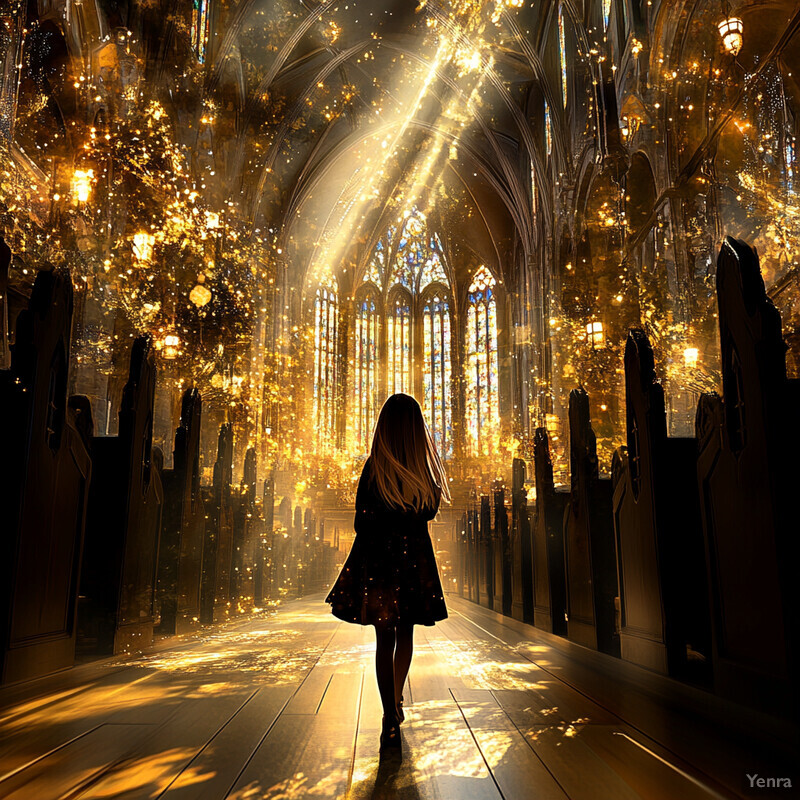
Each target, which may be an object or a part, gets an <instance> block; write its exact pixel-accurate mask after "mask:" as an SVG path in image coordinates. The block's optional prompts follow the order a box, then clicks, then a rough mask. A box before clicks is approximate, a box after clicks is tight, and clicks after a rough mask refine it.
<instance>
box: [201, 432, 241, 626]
mask: <svg viewBox="0 0 800 800" xmlns="http://www.w3.org/2000/svg"><path fill="white" fill-rule="evenodd" d="M232 472H233V426H232V425H231V423H230V422H225V423H223V424H222V425H220V429H219V438H218V439H217V460H216V461H215V462H214V478H213V482H212V486H211V489H210V490H209V489H207V490H205V492H204V502H205V508H206V531H205V541H204V543H203V585H202V588H201V603H200V612H201V613H200V621H201V622H202V623H203V624H204V625H209V624H211V623H212V622H219V621H221V620H226V619H228V618H229V617H230V614H231V572H232V568H233V504H232V500H231V479H232Z"/></svg>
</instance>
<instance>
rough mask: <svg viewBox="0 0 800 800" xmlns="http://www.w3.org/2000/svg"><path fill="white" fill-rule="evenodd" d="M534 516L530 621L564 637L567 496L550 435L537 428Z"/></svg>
mask: <svg viewBox="0 0 800 800" xmlns="http://www.w3.org/2000/svg"><path fill="white" fill-rule="evenodd" d="M533 461H534V470H535V475H536V518H535V522H534V527H533V548H532V549H533V552H532V560H533V623H534V625H536V627H537V628H541V629H542V630H545V631H549V632H550V633H555V634H558V635H559V636H563V635H564V634H566V632H567V626H566V620H565V615H566V613H567V598H566V582H565V578H564V508H565V506H566V503H567V500H568V499H569V495H568V494H567V493H566V492H563V491H557V490H556V488H555V482H554V480H553V462H552V460H551V458H550V437H549V436H548V434H547V429H546V428H537V429H536V432H535V433H534V439H533Z"/></svg>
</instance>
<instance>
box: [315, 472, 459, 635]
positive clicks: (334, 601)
mask: <svg viewBox="0 0 800 800" xmlns="http://www.w3.org/2000/svg"><path fill="white" fill-rule="evenodd" d="M369 464H370V462H369V459H368V460H367V462H366V464H365V465H364V469H363V471H362V473H361V480H359V482H358V490H357V491H356V516H355V520H354V522H353V527H354V528H355V532H356V538H355V540H354V541H353V546H352V548H351V549H350V554H349V555H348V556H347V560H346V561H345V563H344V566H343V567H342V571H341V573H340V574H339V577H338V578H337V579H336V583H335V584H334V585H333V588H332V589H331V590H330V592H329V593H328V596H327V597H326V598H325V602H326V603H330V604H331V606H332V608H331V611H332V613H333V615H334V616H336V617H338V618H339V619H342V620H344V621H345V622H355V623H357V624H361V625H375V626H386V625H388V626H392V625H395V624H397V623H398V622H400V623H406V624H414V625H433V624H434V623H435V622H436V621H437V620H442V619H445V618H446V617H447V608H446V606H445V603H444V592H443V591H442V583H441V581H440V579H439V572H438V570H437V568H436V558H435V556H434V554H433V545H432V544H431V537H430V534H429V533H428V520H431V519H433V518H434V517H435V516H436V512H437V511H438V508H439V501H438V499H437V502H436V507H435V508H429V507H424V508H423V509H422V511H421V512H419V513H416V512H411V511H400V510H397V509H393V508H390V507H389V506H387V505H386V503H385V502H384V501H383V499H382V498H381V497H380V495H379V494H378V492H377V490H376V488H375V486H374V484H373V483H372V482H371V481H370V479H369Z"/></svg>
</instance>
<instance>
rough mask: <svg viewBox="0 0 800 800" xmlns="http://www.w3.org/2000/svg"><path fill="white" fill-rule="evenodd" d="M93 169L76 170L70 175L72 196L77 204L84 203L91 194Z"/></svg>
mask: <svg viewBox="0 0 800 800" xmlns="http://www.w3.org/2000/svg"><path fill="white" fill-rule="evenodd" d="M93 179H94V170H93V169H76V170H75V172H74V173H73V175H72V194H73V196H74V197H75V199H76V200H77V201H78V202H79V203H86V202H88V200H89V195H91V193H92V180H93Z"/></svg>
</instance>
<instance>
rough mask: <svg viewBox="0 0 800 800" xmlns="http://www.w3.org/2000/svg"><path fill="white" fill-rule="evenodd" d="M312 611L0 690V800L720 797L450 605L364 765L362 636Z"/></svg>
mask: <svg viewBox="0 0 800 800" xmlns="http://www.w3.org/2000/svg"><path fill="white" fill-rule="evenodd" d="M321 606H322V602H321V598H320V597H312V598H307V599H303V600H296V601H292V602H289V603H287V604H286V606H285V607H284V608H281V609H279V610H278V611H277V612H276V613H274V614H272V615H271V616H270V617H268V618H265V617H264V616H263V615H260V616H258V617H256V618H253V619H251V620H249V621H248V620H243V621H241V622H239V623H238V624H226V625H225V626H224V627H222V628H220V629H217V630H216V631H214V632H213V633H212V632H204V633H201V634H195V635H193V636H192V637H189V638H179V639H176V640H175V645H174V646H173V647H171V648H170V647H164V646H161V647H160V648H159V649H157V650H156V651H154V652H150V653H145V654H140V655H138V656H135V657H124V658H113V659H108V660H106V661H104V662H98V663H96V664H94V665H83V666H81V667H79V668H78V669H76V670H75V671H73V672H71V673H69V672H68V673H63V674H62V675H61V676H54V677H51V678H47V679H43V680H42V681H41V682H32V683H31V684H29V685H25V686H21V687H10V688H8V689H5V690H3V691H2V692H0V724H2V729H3V733H4V734H5V735H4V736H3V737H2V739H0V796H2V797H3V798H6V797H8V798H20V800H29V799H30V798H35V799H36V800H48V798H51V797H52V798H54V799H55V798H67V797H68V798H70V800H89V798H97V799H98V800H110V799H111V798H131V800H133V798H146V799H147V800H156V798H163V799H164V800H195V798H203V800H206V799H207V800H214V799H215V798H216V799H217V800H223V799H224V798H227V800H302V798H347V800H383V798H387V800H388V798H393V800H429V798H454V799H457V800H461V798H464V800H467V799H470V800H471V799H472V798H493V799H494V800H501V798H504V799H505V800H516V798H522V797H525V798H527V797H528V796H542V797H546V798H548V800H549V799H550V798H553V800H565V799H566V798H575V800H596V796H595V794H594V793H593V791H594V789H593V787H597V786H603V787H604V789H603V791H604V792H605V793H604V794H602V797H603V798H608V800H615V799H616V798H623V797H624V798H626V800H634V799H635V798H637V797H638V798H642V799H643V800H645V799H646V800H662V798H663V800H674V798H676V797H681V798H682V800H683V799H684V798H686V800H704V798H713V797H717V796H725V795H719V794H718V793H715V791H713V790H712V789H710V788H709V786H710V785H711V784H712V783H713V781H709V779H708V778H707V776H706V775H704V774H703V773H702V772H701V771H699V770H697V769H696V768H695V767H693V766H692V764H691V763H690V760H681V759H678V758H677V757H676V756H675V754H674V753H673V752H670V751H669V750H667V749H666V748H664V747H663V746H661V745H660V744H659V743H658V742H657V741H656V740H655V739H652V738H649V737H648V736H647V735H646V734H645V733H643V732H642V731H640V730H637V729H635V728H633V727H631V726H630V725H628V724H627V723H626V722H625V721H623V720H622V719H621V718H620V717H618V716H616V715H615V714H614V713H613V712H612V711H611V710H609V709H608V708H606V707H603V706H601V705H599V704H598V703H595V702H594V701H593V700H592V699H590V697H589V696H587V695H586V694H585V693H582V692H580V691H578V690H576V688H575V687H574V686H573V685H571V684H570V683H569V682H566V681H565V680H562V679H561V678H560V677H559V676H560V675H561V674H564V673H569V675H570V676H571V679H572V675H573V673H574V672H575V669H574V667H573V666H570V662H569V661H568V660H567V659H565V658H563V657H560V656H559V655H558V653H557V652H556V651H555V650H553V649H552V648H551V647H549V646H548V645H547V644H546V643H542V642H541V641H539V642H537V641H536V640H535V634H532V641H530V642H527V643H526V642H525V641H523V640H521V639H520V637H519V636H518V635H515V634H514V633H513V632H512V631H510V630H506V629H505V628H503V627H502V625H499V624H497V623H492V622H491V619H490V618H486V616H485V613H484V612H481V611H479V610H478V609H475V610H474V611H472V609H471V607H470V606H469V605H468V604H466V603H464V602H463V601H458V608H459V609H461V611H460V612H459V611H456V610H455V609H454V610H453V614H452V616H451V618H450V619H448V620H444V621H443V622H441V623H439V624H437V625H436V626H435V627H434V628H417V629H416V633H415V655H414V661H413V663H412V668H411V673H410V676H409V681H408V684H407V685H406V687H405V711H406V720H405V722H404V724H403V726H402V728H401V734H402V736H401V738H402V752H401V753H394V752H384V753H381V752H380V751H379V748H378V741H379V736H380V727H381V716H382V710H381V704H380V700H379V696H378V692H377V686H376V681H375V674H374V655H375V650H374V648H375V642H374V631H373V630H372V629H371V628H364V627H361V626H355V625H348V624H346V623H342V622H339V621H338V620H336V619H334V618H333V617H332V616H331V615H329V614H326V613H322V612H321V611H320V609H321ZM471 613H472V614H473V615H474V618H475V619H478V620H480V621H479V623H476V624H473V623H472V622H471V619H472V618H473V617H471V616H470V614H471ZM492 625H494V627H492ZM487 626H488V627H489V628H491V630H492V632H490V631H489V630H488V629H487ZM504 634H507V635H506V638H507V639H508V641H507V642H506V641H505V640H504V639H503V638H502V635H504ZM543 656H544V657H546V659H547V661H548V662H552V666H551V665H550V664H546V663H544V662H542V661H541V660H540V659H541V658H542V657H543ZM559 658H560V659H561V660H560V661H559ZM666 713H668V712H666V711H659V715H663V714H666ZM659 724H661V723H659ZM722 752H724V751H722ZM726 768H727V769H728V770H729V772H730V770H731V767H730V766H727V767H726V766H725V764H724V763H723V764H722V766H721V767H720V769H726ZM734 772H735V768H734Z"/></svg>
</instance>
